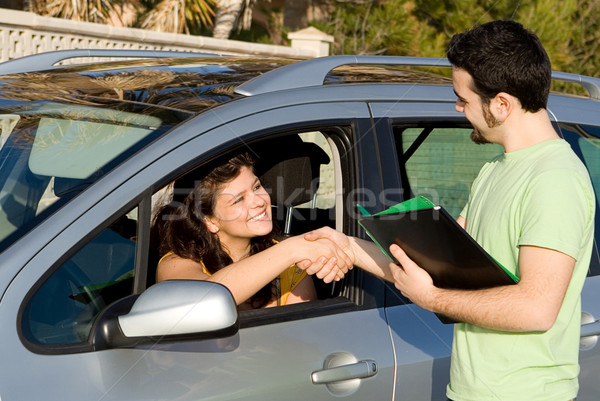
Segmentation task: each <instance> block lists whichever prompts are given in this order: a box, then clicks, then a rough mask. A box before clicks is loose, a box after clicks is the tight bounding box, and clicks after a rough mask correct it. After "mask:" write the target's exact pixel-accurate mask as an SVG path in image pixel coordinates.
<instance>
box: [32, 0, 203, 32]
mask: <svg viewBox="0 0 600 401" xmlns="http://www.w3.org/2000/svg"><path fill="white" fill-rule="evenodd" d="M25 3H26V5H25V9H26V10H28V11H32V12H34V13H36V14H39V15H46V16H49V17H57V18H65V19H71V20H75V21H87V22H97V23H102V24H111V25H121V26H139V27H141V28H144V29H150V30H154V31H160V32H171V33H182V32H187V33H189V28H190V26H192V25H193V26H210V25H212V22H213V17H214V11H213V7H214V6H215V0H133V1H127V0H113V1H106V0H28V1H26V2H25ZM125 14H127V15H125ZM138 16H139V17H138Z"/></svg>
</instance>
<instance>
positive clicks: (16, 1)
mask: <svg viewBox="0 0 600 401" xmlns="http://www.w3.org/2000/svg"><path fill="white" fill-rule="evenodd" d="M24 7H25V4H24V2H23V0H0V8H10V9H12V10H21V11H22V10H24V9H25V8H24Z"/></svg>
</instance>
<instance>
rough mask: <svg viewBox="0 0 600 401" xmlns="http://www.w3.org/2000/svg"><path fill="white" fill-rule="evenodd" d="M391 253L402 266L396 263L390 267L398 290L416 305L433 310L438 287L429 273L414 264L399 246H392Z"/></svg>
mask: <svg viewBox="0 0 600 401" xmlns="http://www.w3.org/2000/svg"><path fill="white" fill-rule="evenodd" d="M390 252H391V253H392V255H394V257H395V258H396V260H397V261H398V262H400V266H398V265H397V264H396V263H390V266H389V268H390V271H391V272H392V276H393V277H394V285H395V286H396V288H397V289H399V290H400V292H401V293H402V295H404V296H405V297H407V298H408V299H410V300H411V301H412V302H413V303H415V304H416V305H419V306H420V307H422V308H424V309H428V310H431V307H432V300H433V297H434V296H435V291H436V287H435V286H434V285H433V280H432V279H431V276H430V275H429V273H427V272H426V271H425V270H423V269H422V268H421V267H420V266H419V265H417V264H416V263H415V262H413V261H412V259H410V258H409V257H408V256H407V255H406V253H405V252H404V251H403V250H402V248H400V247H399V246H398V245H396V244H393V245H392V246H390Z"/></svg>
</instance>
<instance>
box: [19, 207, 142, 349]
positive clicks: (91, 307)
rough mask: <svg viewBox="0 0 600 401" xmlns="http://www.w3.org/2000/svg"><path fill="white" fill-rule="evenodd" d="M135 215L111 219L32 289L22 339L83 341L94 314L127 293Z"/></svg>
mask: <svg viewBox="0 0 600 401" xmlns="http://www.w3.org/2000/svg"><path fill="white" fill-rule="evenodd" d="M136 216H137V209H134V210H133V211H131V212H130V213H128V214H127V215H124V216H122V217H120V218H119V219H117V221H115V222H114V223H113V224H111V225H110V226H109V227H107V228H105V229H104V230H102V231H101V232H100V233H99V234H97V235H96V236H95V237H94V238H93V239H92V240H91V241H88V242H86V243H85V244H84V245H83V246H81V247H80V248H79V250H77V251H76V252H75V253H74V254H73V255H72V256H71V257H70V258H69V259H68V260H67V261H65V262H64V263H62V264H61V265H60V266H59V267H58V268H57V269H56V270H54V272H53V273H52V274H51V275H50V276H49V277H48V278H47V279H45V280H44V281H43V282H42V283H41V284H40V285H39V287H37V289H35V291H34V292H33V294H32V295H31V298H30V299H29V301H28V302H27V306H26V307H25V309H24V313H23V315H22V318H21V322H22V332H23V334H24V336H25V338H27V340H29V341H30V342H32V343H34V344H42V345H57V344H77V343H81V342H85V341H87V340H88V337H89V334H90V329H91V325H92V323H93V322H94V319H95V318H96V317H97V316H98V314H99V313H100V312H101V311H102V310H103V309H104V308H105V307H106V306H108V305H109V304H111V303H112V302H114V301H116V300H118V299H120V298H123V297H125V296H127V295H130V294H132V293H133V279H134V267H135V255H136V241H135V240H136V235H137V217H136Z"/></svg>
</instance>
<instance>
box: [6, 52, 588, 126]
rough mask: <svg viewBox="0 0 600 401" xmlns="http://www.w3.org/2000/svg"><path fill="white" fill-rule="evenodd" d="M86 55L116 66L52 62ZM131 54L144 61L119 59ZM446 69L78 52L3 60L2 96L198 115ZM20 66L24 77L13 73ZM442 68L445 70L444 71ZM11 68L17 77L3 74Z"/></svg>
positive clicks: (387, 62) (419, 78) (353, 60)
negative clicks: (234, 104)
mask: <svg viewBox="0 0 600 401" xmlns="http://www.w3.org/2000/svg"><path fill="white" fill-rule="evenodd" d="M82 55H89V57H97V56H103V57H105V59H106V57H109V56H110V57H111V60H118V61H109V62H93V63H89V62H88V63H84V64H76V65H66V66H54V65H53V63H54V62H56V61H60V60H62V59H67V58H77V57H80V56H82ZM113 56H115V57H113ZM126 56H129V57H137V56H139V57H143V58H135V59H129V58H128V59H122V58H121V59H118V57H126ZM24 61H26V63H25V62H24ZM37 61H39V62H40V63H39V64H38V63H37ZM448 67H450V63H449V62H448V60H446V59H442V58H425V57H395V56H329V57H321V58H316V59H309V60H302V59H293V58H276V57H265V56H218V55H211V54H193V53H189V54H186V53H181V52H160V51H123V50H83V49H78V50H69V51H57V52H48V53H41V54H38V55H33V56H27V57H23V58H21V59H17V60H11V61H8V62H5V63H1V64H0V98H4V99H15V100H31V101H36V100H52V101H56V100H60V101H62V102H66V103H69V102H73V103H76V104H81V103H82V102H83V103H85V104H91V105H93V104H106V103H135V104H138V105H139V104H141V105H153V106H156V107H160V108H166V109H170V110H176V111H180V112H183V113H186V114H190V115H194V114H198V113H201V112H203V111H206V110H207V109H210V108H212V107H214V106H216V105H219V104H222V103H225V102H228V101H231V100H234V99H237V98H240V97H247V96H256V95H260V94H265V93H272V92H277V91H284V90H293V89H300V88H304V89H306V88H310V87H317V86H324V85H325V86H327V85H345V84H355V85H362V84H408V85H444V86H451V85H452V81H451V79H450V78H449V77H448V75H449V74H448ZM19 68H23V69H24V70H25V71H26V72H22V73H14V71H18V69H19ZM444 69H445V70H446V72H445V73H443V72H441V71H444ZM7 71H8V72H12V73H11V74H9V75H6V74H5V73H6V72H7ZM1 74H5V75H1ZM553 79H555V80H560V81H567V82H570V83H576V84H579V85H582V86H583V87H584V88H585V89H586V90H587V92H588V93H589V97H590V98H592V99H596V100H600V79H598V78H592V77H586V76H580V75H575V74H568V73H562V72H553Z"/></svg>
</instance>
